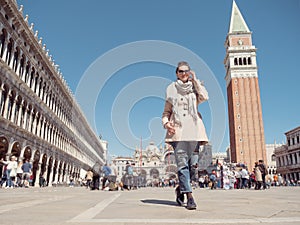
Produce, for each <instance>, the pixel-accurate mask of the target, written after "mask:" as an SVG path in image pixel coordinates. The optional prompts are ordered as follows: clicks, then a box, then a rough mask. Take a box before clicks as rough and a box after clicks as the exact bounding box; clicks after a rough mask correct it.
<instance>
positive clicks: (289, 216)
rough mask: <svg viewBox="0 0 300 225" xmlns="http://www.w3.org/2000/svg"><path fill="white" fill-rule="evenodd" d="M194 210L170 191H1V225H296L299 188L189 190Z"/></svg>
mask: <svg viewBox="0 0 300 225" xmlns="http://www.w3.org/2000/svg"><path fill="white" fill-rule="evenodd" d="M194 196H195V200H196V202H197V205H198V207H197V209H196V210H192V211H189V210H187V209H185V208H184V207H179V206H177V203H176V202H175V194H174V188H141V189H138V190H133V191H116V192H109V191H90V190H88V189H85V188H83V187H75V188H69V187H55V188H54V187H47V188H29V189H0V199H1V206H0V216H1V224H3V225H14V224H28V225H29V224H30V225H35V224H43V225H48V224H49V225H50V224H51V225H54V224H60V225H61V224H64V225H78V224H84V225H88V224H110V225H111V224H118V225H120V224H278V225H279V224H280V225H282V224H300V201H299V200H300V187H276V188H275V187H274V188H271V189H269V190H261V191H256V190H209V189H197V190H194Z"/></svg>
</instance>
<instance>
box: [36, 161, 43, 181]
mask: <svg viewBox="0 0 300 225" xmlns="http://www.w3.org/2000/svg"><path fill="white" fill-rule="evenodd" d="M42 159H43V158H42V157H40V160H39V164H38V168H37V170H36V174H35V182H34V186H35V187H38V186H40V185H39V182H40V175H41V165H42Z"/></svg>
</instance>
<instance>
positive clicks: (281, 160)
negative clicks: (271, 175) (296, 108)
mask: <svg viewBox="0 0 300 225" xmlns="http://www.w3.org/2000/svg"><path fill="white" fill-rule="evenodd" d="M285 136H286V144H285V145H282V146H280V147H278V148H276V149H275V157H276V165H277V173H279V174H281V175H282V177H283V178H284V179H285V180H286V181H291V182H292V181H293V182H296V181H299V180H300V127H296V128H294V129H292V130H290V131H288V132H286V133H285Z"/></svg>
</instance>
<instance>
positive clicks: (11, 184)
mask: <svg viewBox="0 0 300 225" xmlns="http://www.w3.org/2000/svg"><path fill="white" fill-rule="evenodd" d="M10 172H11V169H7V170H6V178H7V180H6V187H13V186H14V183H13V181H12V180H11V177H10Z"/></svg>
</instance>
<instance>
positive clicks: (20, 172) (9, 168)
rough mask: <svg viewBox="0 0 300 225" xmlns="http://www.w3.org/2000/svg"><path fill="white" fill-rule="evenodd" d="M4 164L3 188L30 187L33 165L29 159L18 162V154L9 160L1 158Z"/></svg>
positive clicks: (0, 161)
mask: <svg viewBox="0 0 300 225" xmlns="http://www.w3.org/2000/svg"><path fill="white" fill-rule="evenodd" d="M0 163H1V164H2V176H1V180H0V187H1V188H6V189H8V188H15V187H25V188H28V187H29V184H30V178H31V169H32V165H31V164H30V163H29V160H28V159H24V160H23V161H19V162H17V157H16V156H11V157H10V159H9V160H8V161H5V160H4V159H1V160H0Z"/></svg>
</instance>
